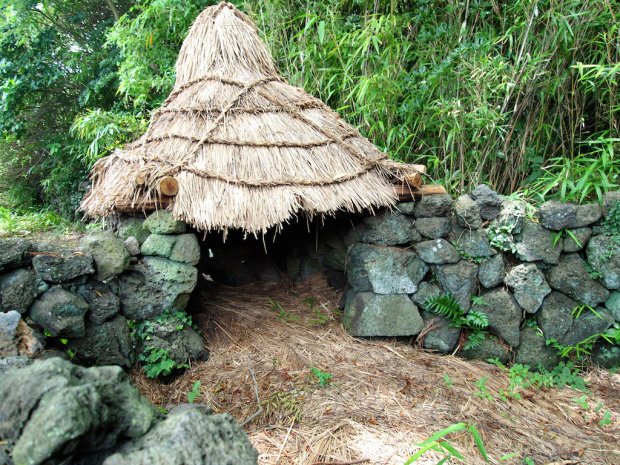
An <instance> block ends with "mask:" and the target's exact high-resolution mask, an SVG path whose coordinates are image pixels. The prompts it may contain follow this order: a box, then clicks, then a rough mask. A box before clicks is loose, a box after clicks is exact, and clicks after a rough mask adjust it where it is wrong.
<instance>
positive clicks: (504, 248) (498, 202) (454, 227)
mask: <svg viewBox="0 0 620 465" xmlns="http://www.w3.org/2000/svg"><path fill="white" fill-rule="evenodd" d="M346 243H347V244H348V245H349V248H348V255H347V259H346V273H347V278H348V282H349V285H350V291H349V292H348V294H347V298H346V305H345V312H344V325H345V327H346V328H347V329H348V330H349V332H350V333H351V334H353V335H355V336H416V335H420V339H421V341H419V342H422V344H423V346H424V347H425V348H426V349H430V350H434V351H438V352H441V353H450V352H453V351H454V350H455V349H457V348H461V350H460V354H461V355H463V356H465V357H470V358H480V359H488V358H498V359H499V360H501V361H502V362H509V361H514V362H518V363H523V364H528V365H531V366H537V365H538V364H539V363H540V364H542V365H544V366H546V367H549V366H552V365H555V364H557V362H558V361H559V359H558V355H557V350H556V349H554V348H552V347H549V346H547V345H546V341H547V340H550V339H554V340H556V341H557V342H558V343H559V344H561V345H564V346H568V345H575V344H577V343H578V342H580V341H583V340H584V339H586V338H587V337H589V336H591V335H593V334H597V333H601V332H604V331H605V330H607V329H608V328H610V327H611V326H613V325H614V324H616V323H617V322H620V192H614V193H609V194H607V195H606V196H605V201H604V203H603V205H602V207H601V206H599V205H598V204H596V203H592V204H585V205H575V204H571V203H560V202H547V203H545V204H544V205H542V206H541V207H540V209H534V208H533V207H531V206H530V205H528V204H526V203H525V202H523V201H519V200H511V199H507V198H503V197H501V196H499V195H498V194H497V193H495V192H493V191H492V190H491V189H489V188H488V187H487V186H484V185H482V186H479V187H478V188H476V189H475V190H473V191H472V192H471V194H469V195H462V196H460V197H459V198H458V199H456V200H455V201H453V200H452V199H451V198H450V196H448V195H435V196H427V197H423V198H422V199H421V200H420V201H419V202H415V203H401V204H399V205H398V206H397V211H394V212H388V213H384V214H382V215H379V216H376V217H369V218H367V219H366V220H365V221H364V222H363V223H362V224H361V225H359V226H358V227H356V228H354V229H353V230H352V231H351V232H349V234H348V235H347V236H346ZM442 294H450V295H451V296H453V297H454V298H455V299H456V300H457V301H458V304H459V305H460V307H461V308H462V309H463V310H465V311H466V312H467V311H469V309H471V308H472V307H473V308H475V309H476V310H477V311H480V312H482V313H484V314H486V316H487V317H488V320H489V327H488V329H489V333H490V335H489V336H488V337H486V338H485V339H484V340H483V342H482V343H481V344H480V345H479V346H478V347H477V348H476V349H470V350H462V345H463V344H462V343H463V339H462V338H461V336H462V334H461V333H462V331H461V330H460V329H458V328H454V327H453V326H452V325H451V324H450V322H449V321H448V320H447V319H445V318H443V317H441V316H437V315H436V314H434V313H432V312H429V311H428V308H427V302H428V299H429V298H430V297H433V296H437V295H442ZM584 304H585V305H587V307H580V306H582V305H584ZM592 310H594V311H592ZM578 313H580V316H579V317H578V318H575V316H576V315H577V314H578ZM422 332H423V334H421V333H422ZM463 336H464V335H463ZM459 342H461V344H459ZM593 358H594V359H595V360H596V361H597V362H599V363H601V364H604V365H613V364H618V363H620V349H619V348H618V346H607V345H604V344H599V345H598V346H597V347H595V351H594V353H593Z"/></svg>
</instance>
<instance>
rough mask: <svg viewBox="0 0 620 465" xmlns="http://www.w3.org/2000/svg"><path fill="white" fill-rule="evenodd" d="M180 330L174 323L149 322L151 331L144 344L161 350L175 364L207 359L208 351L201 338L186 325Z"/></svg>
mask: <svg viewBox="0 0 620 465" xmlns="http://www.w3.org/2000/svg"><path fill="white" fill-rule="evenodd" d="M181 326H183V328H182V329H180V326H179V323H178V322H176V321H172V322H166V323H161V322H157V321H152V322H151V327H152V328H153V331H152V333H151V334H149V340H148V341H147V342H146V343H145V344H146V345H148V346H150V347H154V348H155V349H158V350H159V349H163V350H166V351H167V352H168V356H169V357H170V358H171V359H172V360H174V361H175V362H176V363H188V362H190V361H195V360H199V361H204V360H208V358H209V351H208V350H207V349H206V348H205V344H204V341H203V340H202V337H201V336H200V335H199V334H198V333H197V332H196V331H194V330H193V329H192V328H191V327H189V326H187V325H181Z"/></svg>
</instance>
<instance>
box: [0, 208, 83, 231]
mask: <svg viewBox="0 0 620 465" xmlns="http://www.w3.org/2000/svg"><path fill="white" fill-rule="evenodd" d="M83 229H84V227H83V226H82V225H80V224H79V223H76V222H72V221H69V220H66V219H65V218H63V217H62V216H60V215H59V214H58V213H56V212H55V211H53V210H50V209H47V208H46V209H43V210H34V209H33V210H21V209H14V208H5V207H2V206H0V236H4V235H10V236H14V235H28V234H32V233H36V232H42V231H54V232H57V233H66V232H68V231H75V230H78V231H79V230H83Z"/></svg>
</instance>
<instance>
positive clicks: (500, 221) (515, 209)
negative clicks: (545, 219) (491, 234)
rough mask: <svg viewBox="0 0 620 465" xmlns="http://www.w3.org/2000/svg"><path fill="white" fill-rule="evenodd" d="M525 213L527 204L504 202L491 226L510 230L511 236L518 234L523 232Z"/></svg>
mask: <svg viewBox="0 0 620 465" xmlns="http://www.w3.org/2000/svg"><path fill="white" fill-rule="evenodd" d="M526 212H527V204H526V203H525V202H523V201H522V200H505V201H504V202H502V206H501V207H500V210H499V215H498V216H497V218H495V219H494V220H493V222H492V223H491V226H492V227H494V228H496V229H497V228H504V229H507V230H510V232H511V233H512V234H520V233H521V232H522V231H523V223H524V222H525V217H526V216H527V215H526Z"/></svg>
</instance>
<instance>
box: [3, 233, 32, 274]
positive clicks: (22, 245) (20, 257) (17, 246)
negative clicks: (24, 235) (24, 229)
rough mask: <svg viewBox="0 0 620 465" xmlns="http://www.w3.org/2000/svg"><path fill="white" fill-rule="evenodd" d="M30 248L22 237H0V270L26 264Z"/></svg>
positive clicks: (28, 243)
mask: <svg viewBox="0 0 620 465" xmlns="http://www.w3.org/2000/svg"><path fill="white" fill-rule="evenodd" d="M30 249H31V245H30V242H28V241H25V240H24V239H20V238H17V237H15V238H10V239H0V271H2V270H3V269H10V268H16V267H18V266H22V265H24V264H26V263H25V262H26V261H27V253H28V252H29V251H30Z"/></svg>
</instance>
